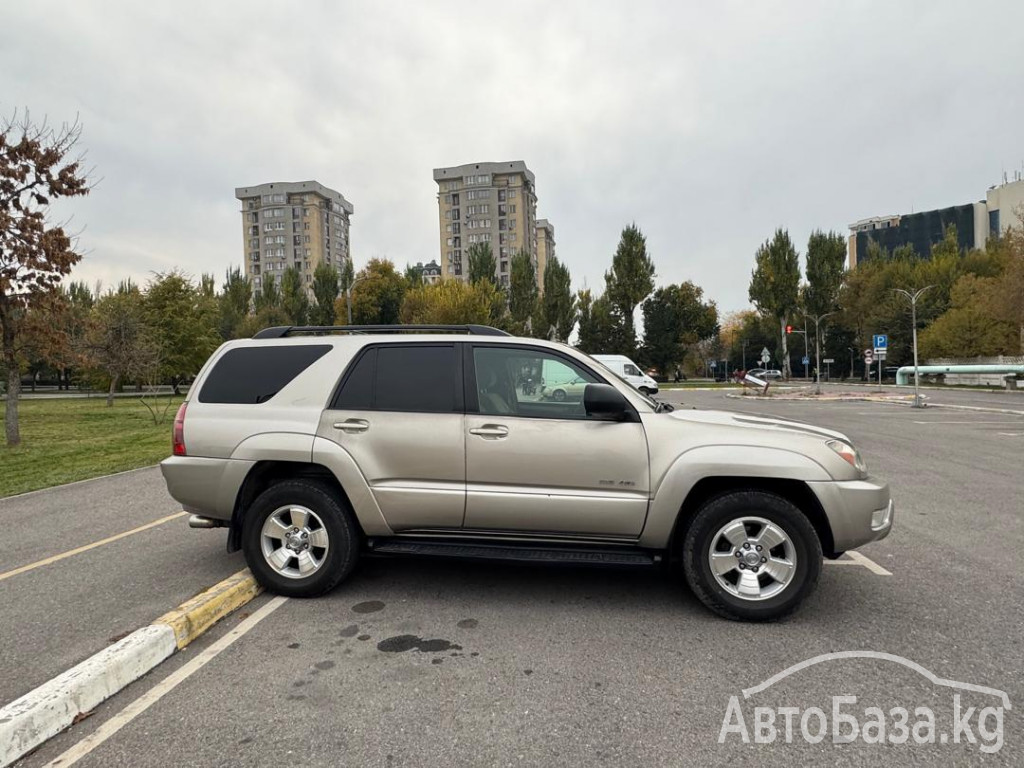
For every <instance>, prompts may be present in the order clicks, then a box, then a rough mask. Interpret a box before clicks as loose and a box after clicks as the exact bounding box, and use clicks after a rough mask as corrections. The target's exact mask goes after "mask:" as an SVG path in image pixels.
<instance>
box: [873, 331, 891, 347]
mask: <svg viewBox="0 0 1024 768" xmlns="http://www.w3.org/2000/svg"><path fill="white" fill-rule="evenodd" d="M874 339H875V344H874V347H875V349H876V350H879V349H887V348H888V346H889V337H888V336H887V335H886V334H884V333H876V334H875V336H874Z"/></svg>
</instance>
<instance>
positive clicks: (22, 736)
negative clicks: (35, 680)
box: [0, 624, 178, 768]
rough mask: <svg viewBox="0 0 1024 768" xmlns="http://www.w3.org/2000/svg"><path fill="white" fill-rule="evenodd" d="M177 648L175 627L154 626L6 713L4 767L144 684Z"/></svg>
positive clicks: (0, 712)
mask: <svg viewBox="0 0 1024 768" xmlns="http://www.w3.org/2000/svg"><path fill="white" fill-rule="evenodd" d="M177 649H178V646H177V643H176V642H175V638H174V630H173V629H172V628H171V627H170V626H168V625H166V624H151V625H149V626H146V627H143V628H142V629H139V630H136V631H135V632H132V633H131V634H130V635H128V637H126V638H124V639H122V640H119V641H118V642H117V643H115V644H114V645H111V646H110V647H109V648H104V649H103V650H102V651H100V652H99V653H97V654H95V655H93V656H90V657H89V658H88V659H86V660H85V661H83V662H82V663H80V664H78V665H76V666H74V667H72V668H71V669H69V670H68V671H67V672H65V673H64V674H62V675H59V676H57V677H55V678H53V679H52V680H50V681H49V682H47V683H44V684H43V685H41V686H39V687H38V688H36V689H35V690H34V691H29V692H28V693H26V694H25V695H24V696H22V697H21V698H20V699H16V700H15V701H12V702H11V703H10V704H8V705H7V706H5V707H4V708H3V709H0V768H2V767H3V766H7V765H10V764H11V763H13V762H14V761H15V760H17V759H18V758H19V757H21V756H22V755H24V754H25V753H26V752H29V751H31V750H33V749H35V748H36V747H38V746H39V745H40V744H42V743H43V742H45V741H46V740H47V739H49V738H51V737H52V736H55V735H57V734H58V733H60V732H61V731H63V730H64V729H65V728H67V727H68V726H69V725H71V724H72V723H73V722H74V720H75V717H77V716H78V715H79V714H82V713H83V712H89V711H91V710H92V709H94V708H95V707H96V706H98V705H99V704H101V703H102V702H104V701H106V700H107V699H109V698H110V697H111V696H113V695H114V694H115V693H117V692H118V691H120V690H121V689H122V688H124V687H125V686H126V685H128V684H129V683H131V682H133V681H134V680H138V679H139V678H140V677H142V676H143V675H144V674H146V673H147V672H149V671H150V670H151V669H153V668H154V667H155V666H157V665H158V664H159V663H160V662H162V661H163V660H164V659H166V658H168V657H169V656H171V655H172V654H173V653H174V652H175V651H176V650H177Z"/></svg>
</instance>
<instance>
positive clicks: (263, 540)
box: [242, 480, 359, 597]
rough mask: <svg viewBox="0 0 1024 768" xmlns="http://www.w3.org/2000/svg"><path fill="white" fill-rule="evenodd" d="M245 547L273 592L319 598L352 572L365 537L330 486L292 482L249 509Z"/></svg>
mask: <svg viewBox="0 0 1024 768" xmlns="http://www.w3.org/2000/svg"><path fill="white" fill-rule="evenodd" d="M242 549H243V550H244V551H245V560H246V562H247V563H248V564H249V570H251V571H252V572H253V575H254V576H255V577H256V580H257V581H258V582H259V583H260V584H261V585H262V586H263V587H265V588H266V589H268V590H269V591H271V592H276V593H277V594H280V595H288V596H290V597H316V596H317V595H322V594H323V593H325V592H328V591H330V590H331V589H333V588H334V587H335V586H336V585H337V584H338V583H339V582H340V581H341V580H342V579H344V578H345V577H346V576H347V575H348V574H349V573H350V572H351V571H352V568H353V567H354V566H355V563H356V558H357V556H358V552H359V536H358V531H357V530H356V527H355V524H354V523H353V522H352V516H351V514H350V513H349V511H348V509H347V508H346V506H345V505H344V504H343V502H341V501H340V500H339V498H338V497H337V495H336V494H335V493H334V492H333V491H332V490H331V489H330V488H329V487H328V486H326V485H323V484H321V483H318V482H315V481H309V480H286V481H284V482H281V483H277V484H276V485H273V486H271V487H270V488H268V489H267V490H266V491H264V492H263V493H261V494H260V495H259V496H258V497H257V498H256V501H255V502H253V504H252V506H251V507H250V508H249V511H248V513H247V514H246V516H245V521H244V523H243V528H242Z"/></svg>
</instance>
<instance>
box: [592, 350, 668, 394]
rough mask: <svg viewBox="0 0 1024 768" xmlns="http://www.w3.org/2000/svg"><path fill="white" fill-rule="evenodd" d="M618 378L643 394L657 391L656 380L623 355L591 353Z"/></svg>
mask: <svg viewBox="0 0 1024 768" xmlns="http://www.w3.org/2000/svg"><path fill="white" fill-rule="evenodd" d="M591 357H592V358H594V359H595V360H597V362H599V363H601V365H603V366H604V367H605V368H607V369H608V370H610V371H611V372H612V373H614V374H615V375H616V376H618V377H619V378H620V379H625V381H626V382H627V383H628V384H631V385H632V386H634V387H636V388H637V389H638V390H640V392H642V393H643V394H645V395H655V394H657V393H658V382H656V381H655V380H654V379H652V378H651V377H650V376H648V375H647V374H646V373H644V372H643V371H642V370H640V366H639V365H637V364H636V363H634V362H633V361H632V360H630V359H629V358H628V357H626V356H625V355H591Z"/></svg>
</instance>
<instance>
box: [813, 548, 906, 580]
mask: <svg viewBox="0 0 1024 768" xmlns="http://www.w3.org/2000/svg"><path fill="white" fill-rule="evenodd" d="M846 556H847V557H848V558H850V559H849V560H826V561H825V565H859V566H860V567H861V568H867V569H868V570H869V571H871V572H872V573H873V574H875V575H876V576H892V572H891V571H887V570H886V569H885V568H883V567H882V566H880V565H879V564H878V563H876V562H875V561H874V560H872V559H871V558H870V557H866V556H864V555H862V554H861V553H860V552H847V553H846Z"/></svg>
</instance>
